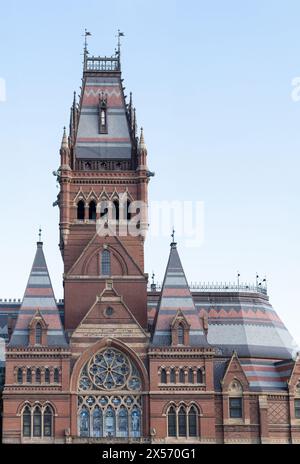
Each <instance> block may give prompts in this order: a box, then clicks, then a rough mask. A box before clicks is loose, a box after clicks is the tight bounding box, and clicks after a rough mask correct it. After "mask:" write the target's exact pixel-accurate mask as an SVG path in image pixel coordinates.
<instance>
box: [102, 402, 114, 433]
mask: <svg viewBox="0 0 300 464" xmlns="http://www.w3.org/2000/svg"><path fill="white" fill-rule="evenodd" d="M115 433H116V416H115V411H114V410H113V408H112V407H111V406H108V408H107V409H106V412H105V418H104V435H105V436H106V437H114V436H115Z"/></svg>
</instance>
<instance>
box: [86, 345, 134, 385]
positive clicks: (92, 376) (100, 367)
mask: <svg viewBox="0 0 300 464" xmlns="http://www.w3.org/2000/svg"><path fill="white" fill-rule="evenodd" d="M79 389H80V390H85V391H87V390H95V389H96V390H98V389H101V390H121V389H125V390H140V389H141V380H140V376H139V373H138V371H137V369H136V367H135V366H134V365H133V364H132V363H131V362H130V361H129V359H128V358H127V356H126V355H125V354H123V353H121V352H120V351H118V350H116V349H114V348H107V349H106V350H104V351H101V352H99V353H97V354H96V355H94V356H93V357H92V358H91V359H90V360H89V361H88V362H87V363H86V364H85V366H84V368H83V370H82V372H81V376H80V380H79Z"/></svg>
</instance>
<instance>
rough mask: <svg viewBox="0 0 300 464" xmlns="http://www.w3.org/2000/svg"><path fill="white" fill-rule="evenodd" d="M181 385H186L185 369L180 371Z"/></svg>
mask: <svg viewBox="0 0 300 464" xmlns="http://www.w3.org/2000/svg"><path fill="white" fill-rule="evenodd" d="M179 383H185V372H184V369H179Z"/></svg>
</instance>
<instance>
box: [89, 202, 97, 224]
mask: <svg viewBox="0 0 300 464" xmlns="http://www.w3.org/2000/svg"><path fill="white" fill-rule="evenodd" d="M89 219H90V220H92V221H95V220H96V203H95V202H94V201H91V202H90V204H89Z"/></svg>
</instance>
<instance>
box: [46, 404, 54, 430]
mask: <svg viewBox="0 0 300 464" xmlns="http://www.w3.org/2000/svg"><path fill="white" fill-rule="evenodd" d="M52 423H53V412H52V409H51V407H50V406H47V407H46V409H45V411H44V437H52V429H53V425H52Z"/></svg>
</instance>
